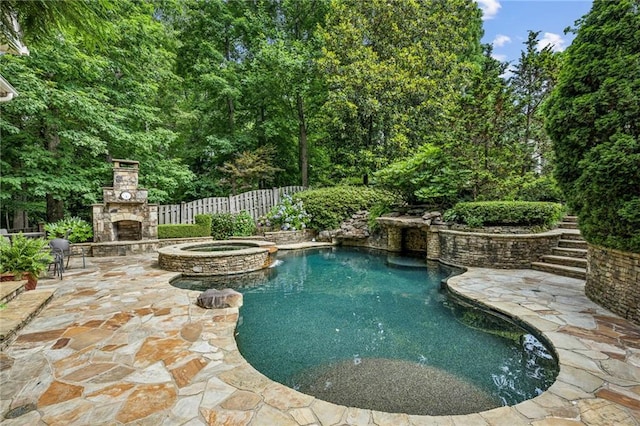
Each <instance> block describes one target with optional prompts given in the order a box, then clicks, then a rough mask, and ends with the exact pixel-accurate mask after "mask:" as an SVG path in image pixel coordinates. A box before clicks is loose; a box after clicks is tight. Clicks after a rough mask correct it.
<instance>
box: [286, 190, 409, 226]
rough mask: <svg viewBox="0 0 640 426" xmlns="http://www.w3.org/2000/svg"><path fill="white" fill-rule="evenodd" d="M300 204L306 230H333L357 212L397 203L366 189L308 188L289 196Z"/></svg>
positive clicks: (394, 198) (385, 194)
mask: <svg viewBox="0 0 640 426" xmlns="http://www.w3.org/2000/svg"><path fill="white" fill-rule="evenodd" d="M293 199H294V200H296V201H298V200H299V201H302V203H303V204H304V208H305V210H306V211H307V213H308V214H309V215H310V216H311V221H310V222H309V228H311V229H315V230H316V231H323V230H330V229H337V228H339V227H340V224H341V223H342V222H343V221H345V220H347V219H349V218H350V217H351V216H352V215H353V214H354V213H355V212H357V211H359V210H369V209H371V208H372V207H374V206H377V205H392V204H394V203H396V202H397V201H398V198H397V196H395V195H393V194H392V193H390V192H388V191H385V190H381V189H376V188H373V187H369V186H333V187H328V188H318V189H310V190H307V191H302V192H298V193H296V194H294V195H293Z"/></svg>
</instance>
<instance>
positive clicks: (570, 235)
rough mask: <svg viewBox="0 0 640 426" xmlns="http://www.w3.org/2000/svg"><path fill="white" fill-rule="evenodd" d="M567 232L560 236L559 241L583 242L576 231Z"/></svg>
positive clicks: (580, 235)
mask: <svg viewBox="0 0 640 426" xmlns="http://www.w3.org/2000/svg"><path fill="white" fill-rule="evenodd" d="M566 231H568V232H563V233H562V235H561V236H560V239H561V240H580V241H584V238H582V234H580V231H578V230H575V231H573V230H566Z"/></svg>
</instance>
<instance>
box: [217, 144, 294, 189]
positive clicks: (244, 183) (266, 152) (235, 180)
mask: <svg viewBox="0 0 640 426" xmlns="http://www.w3.org/2000/svg"><path fill="white" fill-rule="evenodd" d="M274 155H275V152H274V149H273V147H272V146H262V147H260V148H258V149H256V150H255V151H251V152H249V151H244V152H242V153H240V154H238V155H237V156H236V157H235V158H234V159H233V161H227V162H225V163H224V164H223V165H222V166H220V167H218V168H219V170H220V171H221V172H222V173H223V174H224V175H225V179H224V180H223V183H225V184H228V185H229V186H230V187H231V194H233V195H236V194H237V193H238V192H240V191H249V190H252V189H258V187H259V185H260V183H270V182H272V181H273V178H274V176H275V174H276V173H277V172H279V171H281V169H279V168H277V167H274V166H272V164H273V157H274Z"/></svg>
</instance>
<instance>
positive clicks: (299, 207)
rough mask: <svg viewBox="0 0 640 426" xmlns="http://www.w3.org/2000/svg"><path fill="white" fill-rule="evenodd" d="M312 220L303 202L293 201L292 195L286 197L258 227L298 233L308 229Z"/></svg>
mask: <svg viewBox="0 0 640 426" xmlns="http://www.w3.org/2000/svg"><path fill="white" fill-rule="evenodd" d="M310 219H311V217H310V216H309V214H308V213H307V211H306V210H305V208H304V203H303V202H302V201H301V200H298V201H293V199H292V197H291V196H290V195H285V196H284V197H283V199H282V201H281V202H280V203H279V204H278V205H277V206H274V207H273V208H272V209H271V211H270V212H269V213H268V214H267V215H266V216H265V217H262V218H260V219H259V220H258V226H261V227H267V228H270V227H272V226H277V227H278V228H279V229H281V230H283V231H298V230H302V229H306V227H307V225H308V224H309V222H310Z"/></svg>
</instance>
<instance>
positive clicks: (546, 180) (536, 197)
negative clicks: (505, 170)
mask: <svg viewBox="0 0 640 426" xmlns="http://www.w3.org/2000/svg"><path fill="white" fill-rule="evenodd" d="M515 199H516V200H520V201H549V202H560V201H563V197H562V191H561V190H560V187H559V186H558V182H556V180H555V179H554V177H553V176H542V177H538V178H535V179H532V180H526V181H525V182H524V183H523V184H522V186H521V187H520V188H518V190H517V191H516V193H515Z"/></svg>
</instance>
